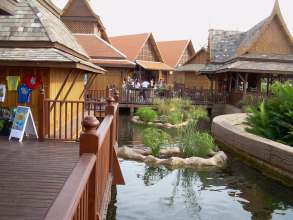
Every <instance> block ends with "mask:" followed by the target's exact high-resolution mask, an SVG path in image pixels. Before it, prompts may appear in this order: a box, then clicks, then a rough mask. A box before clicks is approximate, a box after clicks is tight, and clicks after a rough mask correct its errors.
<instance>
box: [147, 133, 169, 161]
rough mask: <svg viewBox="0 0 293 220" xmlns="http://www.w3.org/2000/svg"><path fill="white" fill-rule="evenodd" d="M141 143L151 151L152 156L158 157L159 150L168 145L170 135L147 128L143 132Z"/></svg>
mask: <svg viewBox="0 0 293 220" xmlns="http://www.w3.org/2000/svg"><path fill="white" fill-rule="evenodd" d="M143 142H144V145H145V146H147V147H149V148H150V149H151V152H152V155H153V156H155V157H160V150H161V148H162V147H163V146H164V145H166V144H169V142H170V135H169V134H167V133H166V132H164V131H163V130H161V129H158V128H147V129H145V130H144V132H143Z"/></svg>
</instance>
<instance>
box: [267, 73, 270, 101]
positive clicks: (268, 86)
mask: <svg viewBox="0 0 293 220" xmlns="http://www.w3.org/2000/svg"><path fill="white" fill-rule="evenodd" d="M269 93H270V77H269V75H268V76H267V96H269Z"/></svg>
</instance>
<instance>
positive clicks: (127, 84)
mask: <svg viewBox="0 0 293 220" xmlns="http://www.w3.org/2000/svg"><path fill="white" fill-rule="evenodd" d="M163 86H164V82H163V80H159V81H158V83H155V81H154V79H151V80H150V81H148V80H139V79H133V78H131V77H128V78H127V79H124V80H123V83H122V88H123V89H124V90H125V92H126V94H127V96H129V97H130V96H132V94H133V93H136V91H135V90H137V91H138V92H139V96H138V98H139V101H142V102H146V101H147V100H148V99H151V97H153V93H154V90H153V89H158V88H163Z"/></svg>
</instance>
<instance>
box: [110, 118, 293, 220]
mask: <svg viewBox="0 0 293 220" xmlns="http://www.w3.org/2000/svg"><path fill="white" fill-rule="evenodd" d="M173 132H174V131H173ZM119 145H120V146H122V145H142V139H141V136H140V128H139V127H137V125H133V124H132V123H130V122H129V116H127V115H121V116H120V143H119ZM228 156H229V161H228V165H227V167H226V168H224V169H213V170H209V171H195V170H191V169H178V170H174V171H171V170H168V169H166V168H164V167H149V166H146V165H145V164H143V163H138V162H134V161H125V160H121V161H120V164H121V168H122V171H123V175H124V178H125V181H126V185H125V186H117V187H114V188H113V189H112V191H113V192H112V201H111V204H110V206H109V210H108V216H107V219H108V220H132V219H133V220H136V219H139V220H156V219H158V220H165V219H166V220H171V219H172V220H173V219H174V220H177V219H178V220H187V219H192V220H193V219H201V220H209V219H211V220H217V219H221V220H235V219H236V220H238V219H239V220H246V219H253V220H269V219H273V220H281V219H282V220H285V219H286V220H292V219H293V189H292V188H288V187H285V186H283V185H282V184H279V183H278V182H275V181H274V180H272V179H270V178H267V177H265V176H263V175H262V174H261V173H260V172H258V171H257V170H255V169H253V168H251V167H249V166H247V165H245V164H244V163H242V162H241V161H240V160H239V159H238V158H237V157H236V156H235V155H228Z"/></svg>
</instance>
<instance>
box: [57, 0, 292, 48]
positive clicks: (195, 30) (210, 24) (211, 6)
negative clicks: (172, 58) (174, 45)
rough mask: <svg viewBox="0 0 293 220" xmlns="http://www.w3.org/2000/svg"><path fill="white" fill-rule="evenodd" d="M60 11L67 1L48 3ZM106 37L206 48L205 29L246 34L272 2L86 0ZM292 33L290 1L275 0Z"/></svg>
mask: <svg viewBox="0 0 293 220" xmlns="http://www.w3.org/2000/svg"><path fill="white" fill-rule="evenodd" d="M52 1H53V2H54V3H55V4H56V5H57V6H58V7H60V8H63V7H64V5H65V4H66V2H67V0H52ZM90 2H91V4H92V6H93V8H94V11H95V12H96V13H97V14H98V15H99V16H100V17H101V20H102V22H103V24H104V26H105V27H106V30H107V33H108V35H109V36H116V35H125V34H138V33H146V32H152V33H153V34H154V37H155V39H156V40H157V41H165V40H185V39H191V40H192V41H193V44H194V45H195V47H196V48H197V49H199V48H200V47H202V46H206V45H207V38H208V30H209V29H224V30H238V31H246V30H248V29H250V28H251V27H253V26H254V25H255V24H257V23H258V22H259V21H261V20H262V19H264V18H266V17H268V16H269V15H270V13H271V11H272V9H273V6H274V2H275V0H90ZM279 2H280V6H281V10H282V13H283V16H284V18H285V21H286V23H287V25H288V28H289V30H290V31H291V33H293V0H279Z"/></svg>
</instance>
